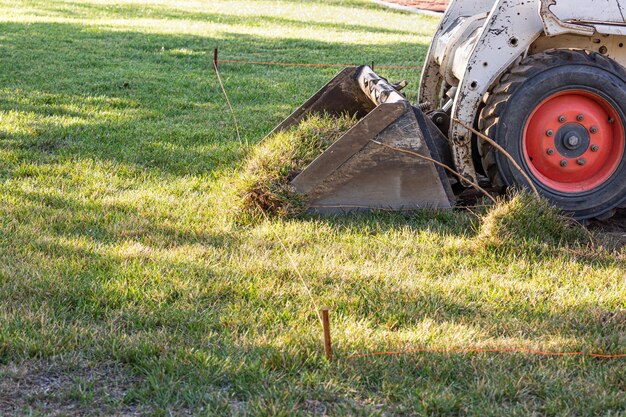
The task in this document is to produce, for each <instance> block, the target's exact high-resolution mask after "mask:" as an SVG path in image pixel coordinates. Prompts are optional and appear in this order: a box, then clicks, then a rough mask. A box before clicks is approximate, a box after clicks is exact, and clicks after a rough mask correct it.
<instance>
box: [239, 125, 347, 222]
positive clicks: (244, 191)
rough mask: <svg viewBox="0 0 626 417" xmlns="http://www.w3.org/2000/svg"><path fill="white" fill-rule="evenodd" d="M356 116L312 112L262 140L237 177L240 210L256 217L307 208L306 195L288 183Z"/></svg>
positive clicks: (339, 134)
mask: <svg viewBox="0 0 626 417" xmlns="http://www.w3.org/2000/svg"><path fill="white" fill-rule="evenodd" d="M356 122H357V120H356V119H355V118H354V117H349V116H347V115H346V116H340V117H331V116H328V115H312V116H310V117H308V118H307V119H305V120H304V121H303V122H302V123H300V124H299V125H297V126H295V127H293V128H292V129H290V130H288V131H286V132H281V133H278V134H275V135H273V136H271V137H269V138H267V139H266V140H265V141H264V142H263V143H261V144H260V145H259V146H258V147H257V148H256V149H255V150H254V151H253V153H252V154H251V155H250V157H249V158H248V159H247V161H246V163H245V165H244V169H243V171H242V173H241V174H240V176H239V177H238V178H237V180H236V184H235V186H234V190H235V193H236V195H237V197H238V199H239V201H240V204H239V207H238V212H239V214H243V215H251V216H253V217H257V216H258V215H259V214H260V213H259V210H263V212H265V213H266V214H268V215H274V216H279V217H291V216H295V215H298V214H301V213H302V212H303V211H304V210H305V209H306V197H305V196H302V195H300V194H297V193H296V192H294V190H293V189H292V187H291V186H290V185H289V183H290V181H291V180H293V179H294V178H295V177H296V176H297V175H298V174H299V173H300V172H302V170H303V169H304V168H306V166H307V165H309V164H310V163H311V162H313V160H314V159H315V158H317V157H318V156H319V155H320V154H321V153H322V152H324V151H325V150H326V149H327V148H328V147H329V146H330V145H331V144H332V143H333V142H335V141H336V140H337V139H339V138H340V137H341V136H342V135H343V134H344V133H345V132H347V131H348V130H349V129H350V128H351V127H352V126H354V125H355V124H356Z"/></svg>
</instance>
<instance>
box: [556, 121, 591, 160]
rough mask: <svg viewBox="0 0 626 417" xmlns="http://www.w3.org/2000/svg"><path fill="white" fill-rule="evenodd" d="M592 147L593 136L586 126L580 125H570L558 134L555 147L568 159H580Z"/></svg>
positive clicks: (561, 129)
mask: <svg viewBox="0 0 626 417" xmlns="http://www.w3.org/2000/svg"><path fill="white" fill-rule="evenodd" d="M590 145H591V135H590V133H589V131H587V129H586V128H585V126H583V125H581V124H579V123H568V124H566V125H564V126H563V127H561V128H560V129H559V130H558V132H557V133H556V137H555V139H554V146H555V147H556V150H557V152H558V153H559V154H560V155H561V156H564V157H567V158H578V157H579V156H581V155H583V154H584V153H585V152H586V151H587V150H588V149H589V146H590Z"/></svg>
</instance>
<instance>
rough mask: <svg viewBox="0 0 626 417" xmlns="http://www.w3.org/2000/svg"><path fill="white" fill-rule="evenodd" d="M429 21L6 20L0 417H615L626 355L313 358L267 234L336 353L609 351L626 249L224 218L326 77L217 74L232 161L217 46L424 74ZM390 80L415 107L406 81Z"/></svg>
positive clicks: (320, 72)
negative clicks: (254, 160) (250, 162)
mask: <svg viewBox="0 0 626 417" xmlns="http://www.w3.org/2000/svg"><path fill="white" fill-rule="evenodd" d="M436 24H437V21H436V20H435V19H434V18H431V17H424V16H418V15H414V14H408V13H403V12H398V11H392V10H386V9H383V8H381V7H379V6H377V5H375V4H374V3H371V2H369V1H366V0H350V1H341V0H326V1H312V0H311V1H305V0H292V1H288V0H283V1H263V0H212V1H197V0H181V1H173V0H172V1H167V0H153V1H150V0H145V1H141V0H138V1H133V0H91V1H89V0H81V1H78V0H76V1H52V0H39V1H28V0H24V1H20V0H0V414H1V415H71V416H73V415H100V414H103V415H104V414H106V415H136V414H145V415H153V414H154V415H163V416H168V415H187V414H192V415H207V416H213V415H250V416H261V415H267V416H270V415H272V416H274V415H284V416H291V415H325V414H327V415H381V416H392V415H476V416H479V415H480V416H488V415H493V416H500V415H508V416H514V415H520V416H521V415H524V416H525V415H550V416H551V415H562V416H565V415H567V416H571V415H581V416H582V415H606V416H618V415H624V413H626V360H623V359H618V360H612V361H611V360H600V359H591V358H586V357H570V358H548V357H537V356H530V355H524V354H426V353H424V354H414V355H404V356H397V357H374V358H367V359H354V360H345V359H339V360H337V361H335V362H333V363H327V362H326V361H325V359H324V358H323V349H322V344H321V339H320V337H321V330H320V328H319V322H318V321H317V317H316V315H315V312H314V311H313V309H312V307H311V301H310V299H309V297H308V295H307V292H306V290H305V289H304V288H303V287H302V285H301V283H300V280H299V279H298V277H297V275H296V274H295V273H294V271H293V269H292V267H291V264H290V262H289V259H288V258H287V257H286V256H285V253H284V252H283V250H282V249H281V246H280V243H279V241H278V240H277V239H276V237H275V235H274V234H273V231H272V230H275V231H276V232H277V234H278V235H279V236H280V237H281V239H283V240H284V242H285V244H286V245H287V247H288V248H289V250H290V251H291V252H292V253H293V255H294V259H295V261H296V262H297V264H298V265H299V267H300V269H301V271H302V273H303V276H304V278H305V279H306V280H307V281H308V283H309V285H310V287H311V290H312V292H313V293H314V296H315V298H316V300H317V302H318V303H319V304H320V305H328V306H329V307H330V308H331V314H332V316H331V319H332V321H333V338H334V343H335V350H336V353H337V355H338V356H339V357H346V356H349V355H353V354H357V353H363V352H373V351H379V350H399V349H410V348H420V347H429V348H467V347H477V348H486V347H497V348H507V347H521V348H536V349H550V350H561V351H574V350H582V351H585V352H599V353H623V352H624V351H626V278H625V277H626V251H625V250H624V249H621V251H619V250H618V251H614V252H609V251H607V250H603V249H601V248H597V247H590V246H584V245H583V244H582V243H580V242H578V241H577V240H574V241H573V242H569V241H567V242H560V241H559V239H560V236H561V235H559V234H558V233H557V234H556V235H555V236H556V237H555V238H551V237H550V236H547V237H546V236H541V235H540V234H541V233H542V231H541V230H539V232H532V230H531V231H530V232H529V233H528V234H525V233H520V234H518V235H516V234H512V235H510V236H509V235H504V234H503V235H501V236H500V234H502V233H504V232H502V231H501V230H500V229H498V228H495V229H494V228H492V227H490V225H489V224H488V223H485V224H483V223H482V222H483V220H482V216H485V215H486V216H493V214H494V213H491V214H489V213H485V210H484V209H482V210H481V212H480V213H472V212H470V211H458V212H439V213H438V212H423V213H417V214H412V215H395V214H372V215H361V216H352V217H347V216H345V217H338V218H315V217H305V218H298V219H292V220H279V219H275V220H272V221H271V222H268V221H261V222H257V223H252V224H241V223H238V222H233V221H231V218H232V216H231V214H232V213H231V209H230V207H229V206H230V202H232V196H231V194H232V193H231V188H232V182H231V181H230V179H231V178H232V176H233V175H234V173H235V172H236V171H237V170H238V169H239V168H240V167H241V164H242V163H243V161H244V158H245V156H246V155H248V154H249V151H250V150H251V148H252V146H254V144H256V143H258V142H259V141H260V140H261V139H262V138H263V136H264V135H265V134H267V133H268V132H269V131H270V130H271V128H272V127H273V126H274V125H276V124H277V123H278V122H280V121H281V119H282V118H284V117H285V116H287V115H288V114H289V112H290V110H291V109H293V108H295V107H296V106H297V105H299V104H301V103H302V102H303V101H304V100H305V99H306V98H307V97H308V96H309V95H310V94H311V93H313V92H314V91H316V89H317V88H319V87H320V86H321V85H323V84H324V83H325V82H326V81H327V80H328V79H329V78H330V77H331V76H332V75H333V74H334V73H335V72H336V71H337V70H338V68H322V69H320V68H300V67H298V68H294V67H265V66H244V65H237V64H223V65H222V66H221V74H222V77H223V79H224V82H225V86H226V88H227V90H228V91H229V93H230V98H231V100H232V102H233V105H234V107H235V110H236V112H237V116H238V118H239V121H240V124H241V130H242V135H243V141H244V142H245V143H249V145H244V144H241V143H239V141H238V140H237V137H236V134H235V130H234V127H233V124H232V121H231V116H230V115H229V114H228V110H227V107H226V105H225V103H224V99H223V97H222V95H221V92H220V90H219V87H218V84H217V82H216V79H215V76H214V74H213V72H212V65H211V59H212V51H213V48H214V47H219V48H220V51H221V52H220V53H221V56H222V57H223V58H242V59H254V60H263V61H265V60H275V61H298V62H328V63H353V62H355V63H370V62H372V61H374V62H375V63H378V64H380V65H382V64H395V65H416V64H419V63H420V62H422V60H423V58H424V56H425V54H426V51H427V47H428V40H429V37H430V36H431V34H432V33H433V31H434V29H435V27H436ZM381 72H382V74H383V75H385V76H388V77H390V78H391V79H393V80H397V79H407V80H409V81H410V82H411V83H412V84H411V87H410V88H409V89H408V95H409V97H412V98H414V97H415V96H416V93H417V91H416V86H417V83H418V78H419V74H418V73H417V72H416V71H413V70H393V71H390V70H384V71H381ZM500 210H504V211H506V210H512V216H510V218H512V219H515V218H517V216H518V215H519V213H522V212H520V211H516V209H515V207H513V208H511V207H510V206H503V207H501V208H500ZM505 214H506V213H505ZM509 214H510V213H509ZM520 216H522V217H521V218H522V219H524V217H523V213H522V215H520ZM526 220H528V221H529V223H528V224H534V223H533V218H527V219H526ZM522 229H523V228H522ZM529 229H530V227H529ZM490 233H491V235H489V234H490Z"/></svg>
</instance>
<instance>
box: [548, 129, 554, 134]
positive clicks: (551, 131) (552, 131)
mask: <svg viewBox="0 0 626 417" xmlns="http://www.w3.org/2000/svg"><path fill="white" fill-rule="evenodd" d="M546 135H548V136H552V135H554V130H552V129H550V130H548V131H547V132H546Z"/></svg>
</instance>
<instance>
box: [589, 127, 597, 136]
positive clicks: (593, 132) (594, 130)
mask: <svg viewBox="0 0 626 417" xmlns="http://www.w3.org/2000/svg"><path fill="white" fill-rule="evenodd" d="M589 131H590V132H591V133H592V134H594V135H595V134H596V133H598V128H597V127H595V126H591V129H589Z"/></svg>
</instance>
